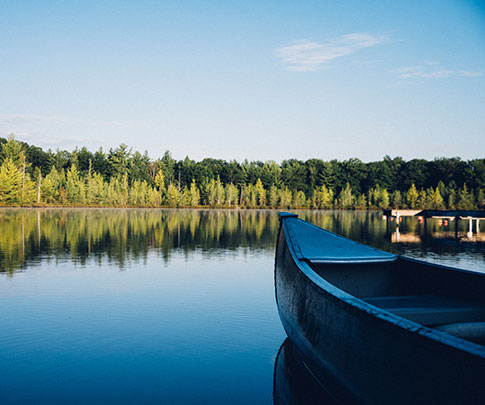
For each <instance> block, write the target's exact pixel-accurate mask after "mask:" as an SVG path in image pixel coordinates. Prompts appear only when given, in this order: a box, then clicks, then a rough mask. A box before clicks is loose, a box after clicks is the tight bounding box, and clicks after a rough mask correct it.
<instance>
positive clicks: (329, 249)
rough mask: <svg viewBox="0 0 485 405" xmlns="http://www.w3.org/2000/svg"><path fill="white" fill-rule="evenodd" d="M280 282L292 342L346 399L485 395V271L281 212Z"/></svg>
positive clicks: (475, 398) (441, 399)
mask: <svg viewBox="0 0 485 405" xmlns="http://www.w3.org/2000/svg"><path fill="white" fill-rule="evenodd" d="M275 288H276V301H277V304H278V311H279V314H280V318H281V321H282V323H283V326H284V328H285V330H286V333H287V335H288V338H289V340H290V342H291V343H292V345H293V346H294V347H295V348H296V350H297V351H298V353H299V355H300V356H301V358H302V360H303V361H304V363H305V365H306V367H308V369H309V370H310V372H311V373H312V374H313V375H314V376H315V377H316V378H317V379H318V380H319V381H320V382H321V383H322V385H323V386H324V387H334V394H335V396H336V397H337V398H341V400H342V401H343V402H354V403H369V404H375V403H386V404H391V403H394V404H395V403H423V404H429V403H433V404H434V403H440V404H448V403H457V404H458V403H461V404H465V403H467V404H468V403H485V346H484V345H485V274H480V273H475V272H469V271H465V270H460V269H454V268H449V267H445V266H439V265H435V264H430V263H426V262H422V261H419V260H415V259H410V258H406V257H402V256H397V255H394V254H391V253H387V252H384V251H381V250H378V249H374V248H371V247H368V246H365V245H362V244H360V243H357V242H354V241H351V240H349V239H346V238H344V237H342V236H339V235H336V234H334V233H331V232H328V231H326V230H323V229H321V228H318V227H316V226H314V225H311V224H309V223H307V222H304V221H302V220H300V219H298V218H297V216H296V215H293V214H287V213H282V214H280V230H279V235H278V242H277V248H276V263H275Z"/></svg>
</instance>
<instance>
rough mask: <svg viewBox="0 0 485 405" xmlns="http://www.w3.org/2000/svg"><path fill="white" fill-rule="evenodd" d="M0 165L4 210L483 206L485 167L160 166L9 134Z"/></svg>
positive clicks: (448, 163)
mask: <svg viewBox="0 0 485 405" xmlns="http://www.w3.org/2000/svg"><path fill="white" fill-rule="evenodd" d="M0 165H1V166H0V205H2V206H100V207H103V206H106V207H162V206H167V207H213V208H312V209H383V208H391V207H392V208H411V209H414V208H416V209H427V208H429V209H445V208H448V209H477V208H478V209H484V208H485V193H484V192H485V159H472V160H462V159H460V158H458V157H452V158H435V159H434V160H425V159H412V160H408V161H406V160H404V159H402V158H400V157H395V158H391V157H389V156H385V157H384V158H383V159H382V160H381V161H376V162H367V163H366V162H362V161H361V160H359V159H357V158H351V159H348V160H343V161H338V160H331V161H323V160H320V159H309V160H306V161H302V160H297V159H289V160H284V161H283V162H281V163H277V162H275V161H266V162H262V161H251V162H249V161H247V160H244V161H243V162H237V161H235V160H232V161H229V162H228V161H226V160H221V159H212V158H206V159H203V160H202V161H194V160H191V159H190V158H189V157H186V158H185V159H183V160H176V159H174V158H173V157H172V155H171V154H170V152H169V151H166V152H165V153H164V155H163V157H162V158H159V159H156V160H153V159H151V158H150V157H149V156H148V153H147V152H145V153H143V154H141V153H140V152H137V151H135V152H133V151H132V149H130V148H129V147H128V146H127V145H125V144H121V145H120V146H118V147H117V148H114V149H113V148H110V149H109V150H108V151H107V152H105V151H103V150H102V149H99V150H98V151H96V152H94V153H93V152H91V151H89V150H88V149H87V148H86V147H83V148H76V149H74V150H73V151H71V152H69V151H65V150H56V151H52V150H47V151H44V150H43V149H42V148H40V147H37V146H34V145H29V144H27V143H25V142H20V141H18V140H16V139H15V137H14V136H13V135H10V136H9V137H8V138H0Z"/></svg>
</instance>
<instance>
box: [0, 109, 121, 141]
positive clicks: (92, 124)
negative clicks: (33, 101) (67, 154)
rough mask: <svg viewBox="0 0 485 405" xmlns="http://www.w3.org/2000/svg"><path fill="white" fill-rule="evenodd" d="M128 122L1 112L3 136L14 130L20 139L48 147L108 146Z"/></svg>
mask: <svg viewBox="0 0 485 405" xmlns="http://www.w3.org/2000/svg"><path fill="white" fill-rule="evenodd" d="M126 125H127V123H123V122H119V121H96V120H85V119H75V118H70V117H64V116H52V115H34V114H0V136H2V137H6V136H8V135H9V134H14V135H15V136H16V138H17V139H19V140H22V141H25V142H28V143H32V144H35V145H37V146H41V147H44V148H56V147H61V148H73V147H75V146H80V145H92V146H104V145H105V144H107V143H108V142H114V141H115V139H114V137H113V134H115V133H116V132H117V130H118V129H120V128H122V127H126ZM67 134H68V135H67Z"/></svg>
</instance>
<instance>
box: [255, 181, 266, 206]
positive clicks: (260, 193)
mask: <svg viewBox="0 0 485 405" xmlns="http://www.w3.org/2000/svg"><path fill="white" fill-rule="evenodd" d="M254 193H255V194H256V201H257V205H258V206H259V207H265V206H266V190H265V189H264V186H263V183H262V181H261V179H259V178H258V180H257V181H256V184H255V186H254Z"/></svg>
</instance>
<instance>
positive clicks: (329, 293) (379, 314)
mask: <svg viewBox="0 0 485 405" xmlns="http://www.w3.org/2000/svg"><path fill="white" fill-rule="evenodd" d="M287 220H298V221H301V220H299V219H297V218H296V217H294V216H280V221H281V223H280V227H281V229H282V230H283V232H284V237H285V242H286V244H287V246H288V250H289V252H290V254H291V257H292V260H293V262H294V263H295V265H296V266H297V267H298V269H299V271H300V272H301V274H303V275H304V276H305V277H306V278H307V279H308V280H309V281H310V282H311V283H312V284H313V285H314V286H315V287H317V288H316V291H317V292H318V294H319V295H322V296H324V297H325V299H331V300H332V301H333V302H335V303H337V304H338V305H339V306H341V307H342V310H344V311H347V312H349V311H350V312H354V313H365V314H367V315H368V316H370V317H371V318H374V319H375V320H376V321H380V322H384V323H385V325H387V326H393V327H397V328H399V329H401V330H402V331H403V332H405V333H412V334H415V335H417V336H420V337H422V338H425V339H428V340H429V339H430V340H433V341H435V342H436V343H438V344H440V345H445V346H447V347H451V348H454V349H457V350H459V351H462V352H467V353H469V354H470V355H472V356H478V357H481V358H483V359H485V347H484V346H482V345H479V344H476V343H473V342H470V341H467V340H464V339H461V338H458V337H455V336H451V335H448V334H446V333H443V332H440V331H437V330H434V329H432V328H429V327H426V326H424V325H421V324H418V323H416V322H413V321H410V320H408V319H406V318H402V317H400V316H398V315H396V314H393V313H391V312H388V311H386V310H384V309H382V308H379V307H376V306H374V305H372V304H369V303H367V302H365V301H363V300H361V299H359V298H357V297H355V296H353V295H351V294H349V293H347V292H345V291H343V290H341V289H340V288H338V287H337V286H335V285H333V284H331V283H329V282H328V281H326V280H325V279H324V278H323V277H321V276H320V275H319V274H318V273H317V272H316V271H315V270H313V269H312V267H311V264H320V263H338V264H345V263H349V264H358V263H369V261H366V262H359V261H343V260H342V261H338V262H328V261H318V260H309V259H299V258H298V255H297V252H296V251H295V248H294V246H293V243H292V240H291V236H290V230H289V229H288V221H287ZM327 232H328V231H327ZM395 260H404V261H410V262H414V263H420V264H425V265H426V266H431V267H433V268H442V269H446V270H451V271H460V272H464V273H472V274H476V273H474V272H471V271H468V270H462V269H455V268H452V267H447V266H442V265H437V264H432V263H428V262H425V261H422V260H417V259H412V258H408V257H402V256H396V259H395ZM383 261H390V260H383ZM392 261H394V260H392ZM376 262H380V261H376Z"/></svg>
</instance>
